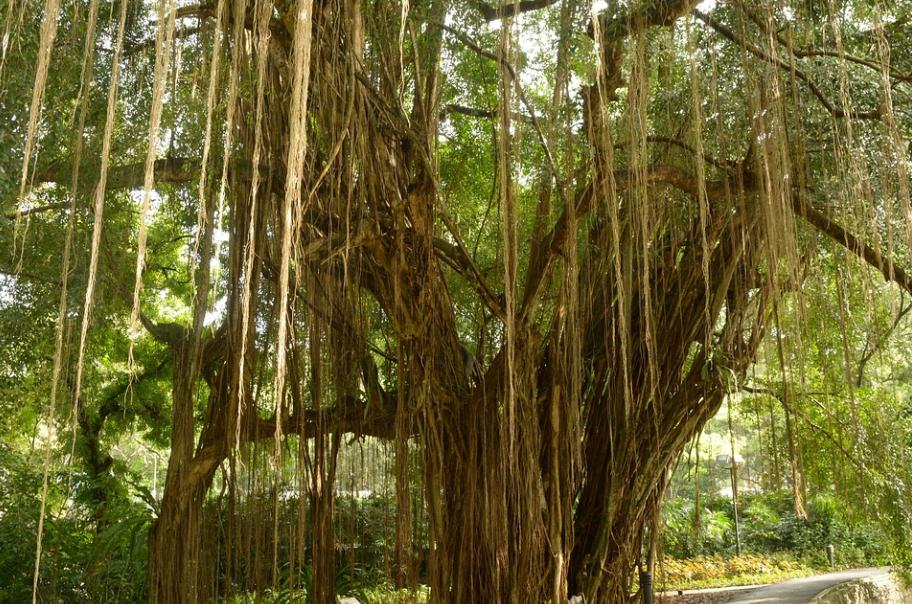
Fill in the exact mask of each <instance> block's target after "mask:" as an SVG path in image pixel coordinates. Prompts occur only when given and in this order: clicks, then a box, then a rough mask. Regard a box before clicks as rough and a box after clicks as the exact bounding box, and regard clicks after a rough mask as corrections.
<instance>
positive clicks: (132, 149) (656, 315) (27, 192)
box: [0, 0, 912, 602]
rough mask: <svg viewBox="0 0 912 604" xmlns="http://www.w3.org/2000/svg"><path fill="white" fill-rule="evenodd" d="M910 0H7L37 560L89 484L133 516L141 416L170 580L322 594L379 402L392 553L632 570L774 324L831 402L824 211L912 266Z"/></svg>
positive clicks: (0, 182)
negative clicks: (356, 452)
mask: <svg viewBox="0 0 912 604" xmlns="http://www.w3.org/2000/svg"><path fill="white" fill-rule="evenodd" d="M910 9H912V7H910V6H907V5H906V3H903V2H898V3H894V4H890V5H889V6H888V5H880V4H877V3H874V4H872V3H867V2H852V1H846V2H837V1H836V0H830V1H828V2H795V3H789V2H762V3H746V2H740V1H736V0H732V1H728V2H704V3H701V4H699V5H698V4H697V3H696V2H694V1H689V0H662V1H649V2H647V1H634V2H613V1H610V2H607V3H595V4H594V5H592V4H589V3H586V2H576V1H573V0H560V1H558V0H551V1H549V0H543V1H538V0H524V1H517V2H504V3H502V4H488V3H484V2H475V1H467V2H458V1H452V2H450V1H444V0H428V1H413V2H405V1H403V2H400V3H391V2H383V1H375V2H362V1H360V0H325V1H324V0H297V1H294V2H282V1H275V2H273V1H272V0H255V1H253V2H251V1H249V0H218V1H217V2H204V3H199V4H196V3H184V2H180V3H178V2H174V1H171V0H160V1H159V2H158V3H156V5H155V6H149V5H144V4H142V3H137V2H130V1H122V2H120V3H106V2H104V3H103V2H101V0H89V1H88V2H83V1H75V2H69V1H68V2H65V3H63V4H60V3H59V2H58V1H57V0H48V1H47V2H46V3H44V4H43V5H42V6H38V5H36V4H35V3H33V2H27V1H24V0H23V1H21V2H9V1H8V2H7V3H6V4H5V5H4V7H3V11H2V15H3V27H4V32H5V34H4V38H3V40H4V42H3V59H2V97H0V111H2V113H3V115H2V118H3V123H4V124H6V125H7V126H6V127H4V129H3V132H2V136H3V137H4V139H5V140H6V144H4V145H3V146H2V151H0V153H3V154H4V155H5V159H4V161H3V162H2V164H3V165H4V166H5V168H4V171H3V172H2V179H0V187H2V191H0V193H2V195H3V198H4V199H5V200H7V201H5V202H4V203H5V204H6V205H5V206H4V207H5V208H6V210H5V211H6V214H5V220H4V223H3V225H2V230H0V248H2V250H3V252H2V253H3V256H2V270H3V273H4V276H3V281H2V282H0V284H2V286H3V290H2V298H0V300H2V304H3V312H4V314H5V315H6V318H5V319H4V330H3V331H4V335H3V337H4V338H6V339H8V340H9V342H10V345H9V346H8V347H5V348H4V353H3V354H4V356H5V357H7V359H8V360H7V362H6V367H7V368H6V369H5V373H4V376H3V380H4V383H5V386H4V388H5V389H7V390H9V391H10V392H11V393H12V394H11V397H10V400H15V401H20V402H21V403H24V404H22V405H16V406H13V407H11V408H9V409H7V410H6V411H4V415H5V418H6V421H9V422H11V423H16V424H17V425H20V426H21V425H25V424H28V423H30V424H31V426H33V427H34V428H33V431H34V434H35V438H34V439H35V440H37V441H38V444H39V445H41V446H42V447H43V448H44V449H45V450H46V451H47V455H46V456H45V455H44V454H43V453H39V454H38V457H39V458H43V459H44V464H43V467H44V478H43V480H42V481H41V482H43V484H42V486H41V487H40V488H39V489H38V490H39V492H40V497H38V499H39V501H40V506H39V508H40V510H41V511H40V513H39V514H38V518H36V519H35V522H36V524H37V526H35V530H34V533H35V534H36V536H37V541H36V543H37V547H36V550H37V551H36V556H35V557H36V558H37V562H36V565H35V574H34V588H33V589H34V592H35V593H36V594H37V593H39V592H40V591H41V590H42V589H51V588H50V587H48V581H49V579H48V576H47V574H46V573H45V574H44V575H43V574H42V571H41V560H42V540H43V539H44V537H43V535H44V532H45V531H44V527H45V519H46V517H47V516H50V518H51V519H55V518H58V517H60V516H61V515H66V514H67V513H69V512H68V510H70V509H71V504H70V503H69V502H70V501H71V500H72V499H73V497H74V496H75V495H76V494H85V497H86V498H87V500H86V501H81V502H80V505H84V506H86V508H85V509H87V510H89V512H88V513H89V515H90V517H91V519H92V521H93V522H94V523H95V524H96V529H97V531H98V532H103V531H104V530H106V528H108V527H110V526H111V525H112V524H113V525H115V526H116V525H118V524H119V522H118V518H117V510H118V509H119V508H118V506H127V507H129V506H130V505H135V504H136V500H135V498H133V499H131V498H130V497H129V496H128V494H127V492H126V491H127V490H129V489H127V488H126V486H125V485H126V484H128V482H129V481H128V480H127V473H126V472H127V470H126V468H125V467H123V466H124V463H123V462H119V463H118V462H116V460H115V457H114V456H112V453H111V448H112V447H115V446H120V444H119V443H123V442H124V441H126V442H128V443H134V445H135V444H136V443H146V444H148V445H149V446H150V450H151V451H152V452H153V453H157V452H158V451H160V450H166V451H167V453H168V456H167V464H166V465H167V467H165V462H164V461H163V462H162V467H161V469H160V471H161V472H162V473H163V476H164V477H163V478H162V479H161V480H160V481H158V480H156V481H155V482H154V483H153V485H152V486H153V488H154V491H155V492H148V493H146V495H147V496H146V497H145V500H146V501H147V502H148V505H149V506H150V507H151V508H152V509H151V515H148V514H147V516H146V518H149V519H150V520H151V527H150V535H149V540H148V584H147V586H146V594H147V596H148V598H149V599H150V600H152V601H159V602H188V601H204V600H207V599H208V598H210V597H213V596H220V595H226V594H231V593H235V592H244V591H257V592H259V591H262V590H265V589H267V588H269V587H276V586H279V585H284V586H287V587H290V588H295V587H298V586H304V587H306V588H307V589H309V590H310V593H311V595H312V597H313V598H314V599H315V601H319V602H331V601H333V598H334V591H335V576H336V569H337V567H338V566H339V564H340V560H337V559H336V558H337V551H336V548H335V545H336V541H337V537H338V533H339V528H338V527H337V526H336V525H335V524H334V521H333V519H334V518H335V517H337V516H338V513H337V510H335V509H334V508H335V506H336V503H337V501H336V499H337V494H336V491H337V489H339V488H340V482H342V480H340V477H339V476H338V468H339V459H340V451H343V450H345V449H347V448H349V447H350V446H351V444H352V443H351V442H349V439H350V437H351V436H350V435H354V436H356V437H359V438H365V439H379V440H386V441H391V442H392V445H391V446H390V447H388V448H382V449H379V450H378V451H379V453H378V455H380V456H382V457H385V458H388V459H389V460H390V463H391V464H392V468H391V472H390V473H391V475H392V477H393V478H392V482H393V484H394V488H395V493H396V494H395V501H396V506H395V520H394V523H395V547H394V548H393V551H392V557H393V558H394V560H393V561H392V563H391V564H390V565H389V566H390V569H389V573H390V575H391V576H392V578H393V579H394V580H395V581H397V582H398V583H399V584H401V585H413V584H414V583H415V582H416V581H417V580H418V577H419V575H420V576H421V577H422V578H423V580H425V581H426V582H427V583H428V584H429V586H430V594H431V599H432V600H433V601H440V602H444V601H453V602H472V601H509V602H527V601H542V600H547V601H552V602H563V601H566V599H567V597H568V595H572V594H576V593H582V594H584V595H585V596H586V598H587V601H593V602H603V601H604V602H621V601H625V600H627V599H628V597H629V595H630V592H631V576H632V574H631V571H632V569H633V568H634V567H635V566H636V565H637V564H641V563H643V561H642V558H643V556H644V551H645V558H646V564H651V562H652V560H653V559H654V552H655V543H656V541H657V539H656V535H657V528H658V526H659V524H660V523H659V520H658V517H659V511H660V503H661V500H662V497H663V494H664V492H665V490H666V488H667V486H668V483H669V480H670V476H671V474H670V470H671V468H672V466H673V465H674V463H675V462H676V460H677V459H678V457H679V456H680V454H681V452H682V451H683V449H684V447H685V446H686V445H687V444H688V443H689V442H690V441H691V440H692V439H693V438H694V436H695V435H697V434H698V433H699V431H700V429H701V427H702V426H703V425H704V423H705V422H706V421H707V420H709V419H710V418H711V417H712V416H713V415H714V414H715V413H716V411H717V410H718V409H719V407H720V404H721V403H722V401H723V399H724V398H725V397H726V396H727V395H728V394H730V393H732V392H734V391H736V390H738V389H739V388H740V386H741V385H743V384H744V383H745V377H746V375H747V372H748V370H749V369H750V368H751V367H752V365H753V364H754V363H755V362H756V361H757V360H758V355H759V354H760V353H761V351H764V350H765V349H764V344H765V343H766V344H769V342H770V341H772V342H773V348H770V350H774V351H778V352H777V353H776V355H775V356H774V357H773V359H774V360H775V359H778V364H779V368H780V370H781V371H783V372H785V373H786V375H787V379H781V380H780V381H779V382H778V383H776V384H766V385H765V386H763V387H765V388H766V391H765V392H768V393H769V394H770V395H772V396H774V397H779V399H780V400H782V401H783V405H784V406H785V409H786V411H785V414H786V415H785V419H786V421H797V420H796V419H795V418H798V417H801V416H800V413H802V411H801V409H803V408H804V406H805V405H806V400H805V399H804V397H803V396H802V393H803V392H805V391H804V390H803V388H804V387H805V386H806V384H805V383H804V382H802V381H801V380H796V379H795V378H796V376H797V375H798V374H797V373H795V372H796V371H797V372H800V367H802V366H803V365H804V363H805V360H804V358H803V356H802V355H801V354H799V352H800V349H799V348H796V347H794V346H792V345H788V344H784V343H783V340H785V338H786V336H787V334H789V333H797V331H795V328H794V324H795V323H797V322H800V321H801V320H803V319H802V317H805V316H807V314H808V312H809V309H808V307H807V306H808V305H807V300H808V299H809V297H808V296H807V294H806V292H805V289H806V287H807V283H808V282H809V281H812V280H813V278H814V276H813V275H810V274H809V272H811V271H813V270H815V269H817V268H818V267H820V266H821V265H822V263H821V262H820V261H819V260H818V254H819V253H820V250H826V253H827V254H828V261H829V264H828V268H827V274H829V275H836V277H834V278H836V279H838V280H840V283H842V281H845V282H846V283H848V278H849V277H852V279H859V280H861V281H860V282H862V283H869V284H871V283H873V282H874V280H875V279H881V280H883V279H885V280H886V281H887V282H889V283H890V286H889V287H891V288H893V291H895V290H896V289H897V288H898V289H901V290H905V291H906V292H910V293H912V277H909V276H908V274H907V273H906V272H905V271H904V270H903V266H904V265H905V264H906V262H905V261H906V259H907V257H908V253H909V242H910V234H912V214H910V194H909V184H910V183H909V169H908V164H909V149H908V140H909V135H910V134H909V130H910V114H909V92H910V90H909V88H910V85H912V83H910V82H912V78H910V77H909V75H908V74H909V73H912V57H910V56H909V48H908V47H907V45H906V44H905V43H904V42H905V40H907V39H908V36H909V33H910V31H909V30H910V27H912V26H910V25H909V22H908V19H909V16H910V15H909V12H910ZM131 277H135V278H131ZM840 288H842V289H840ZM828 291H829V290H828ZM864 291H867V292H874V291H876V290H875V289H874V286H873V285H870V286H868V287H867V288H866V289H865V290H864ZM836 292H837V294H838V296H839V297H838V299H837V300H836V301H831V302H832V303H833V305H834V308H837V309H840V310H844V309H846V308H847V302H846V300H847V295H848V294H846V290H845V286H844V285H841V286H839V287H837V288H836ZM839 292H842V293H839ZM55 309H56V310H55ZM875 310H876V309H874V308H871V309H870V311H871V313H872V314H873V313H875ZM888 310H895V309H888ZM855 312H858V311H855ZM837 314H838V313H837ZM834 319H835V318H834ZM23 322H25V323H26V324H27V325H28V326H29V328H28V329H27V330H23V329H22V327H21V325H22V323H23ZM848 323H849V321H848V320H846V319H845V318H842V319H839V320H837V321H836V322H835V323H831V324H828V329H833V328H834V326H835V325H842V326H843V331H844V330H845V326H846V325H848ZM50 342H54V344H49V343H50ZM847 342H848V338H844V345H843V346H842V348H843V350H842V356H843V357H845V359H846V363H847V364H846V365H845V366H846V367H847V368H848V367H849V364H848V363H849V361H850V360H851V359H852V358H854V357H853V356H852V355H853V354H856V353H855V352H853V351H852V350H851V349H850V346H849V345H848V343H847ZM877 346H878V344H877V343H876V341H875V340H872V341H871V342H870V343H868V345H867V346H866V347H865V348H864V351H863V352H862V353H861V358H864V357H865V355H867V354H868V353H869V352H870V350H871V347H877ZM854 367H856V369H855V370H857V372H858V375H861V376H862V377H861V378H858V379H859V380H863V379H864V377H863V375H864V368H863V364H862V366H861V367H857V366H854ZM846 371H849V369H846ZM28 384H34V387H29V386H28ZM755 386H757V387H759V386H760V385H759V384H755ZM115 424H116V425H115ZM860 425H861V424H860V423H859V424H856V428H857V427H858V426H860ZM35 426H37V427H35ZM29 430H32V428H30V429H29ZM17 434H20V436H19V437H18V438H20V442H18V444H17V445H15V447H14V448H15V449H16V450H21V449H22V448H23V447H24V444H23V442H21V439H23V438H25V437H24V436H23V431H22V430H21V429H20V430H19V431H18V432H17ZM125 434H133V436H132V437H130V438H126V437H125V436H124V435H125ZM858 434H859V433H858V431H857V430H856V431H855V432H853V433H851V435H847V436H846V438H852V439H857V437H858ZM789 438H791V437H789ZM11 442H13V441H12V440H11ZM371 442H373V440H371ZM859 442H860V441H857V440H853V442H852V446H855V445H856V444H857V443H859ZM10 446H11V447H13V445H10ZM39 448H40V447H39ZM106 448H107V449H108V452H106ZM123 458H124V456H121V457H120V459H123ZM343 458H344V456H343ZM156 459H157V458H156ZM343 461H344V459H343ZM154 463H157V462H154ZM157 467H158V466H156V468H157ZM58 469H59V471H58ZM155 471H156V472H157V471H159V470H155ZM77 477H78V478H80V479H82V478H84V479H85V482H86V485H85V486H84V487H83V485H81V484H80V480H76V478H77ZM156 478H157V477H156ZM343 478H344V477H343ZM159 484H161V485H163V488H162V490H161V492H160V493H159V492H158V485H159ZM794 484H795V485H796V488H797V485H798V482H797V481H796V482H794ZM142 488H143V489H144V488H145V487H142ZM118 489H119V491H118ZM136 489H140V487H136ZM138 492H143V491H141V489H140V491H138ZM289 493H294V498H295V501H296V504H295V505H293V506H291V507H292V508H294V509H293V510H292V511H289V510H288V509H287V508H288V506H287V505H286V503H287V500H288V494H289ZM798 500H799V494H796V502H797V501H798ZM207 502H208V503H207ZM213 502H214V504H213V505H214V510H213V509H212V506H210V505H209V504H210V503H213ZM138 515H139V517H140V518H142V515H141V514H138ZM212 518H216V519H219V520H218V521H217V522H218V526H219V527H220V528H219V533H218V537H217V538H215V537H213V534H212V533H211V531H210V530H209V527H211V526H212V523H213V522H215V521H214V520H212ZM48 526H51V525H48ZM213 539H214V541H213ZM644 548H645V549H644ZM44 558H47V552H46V551H45V552H44ZM113 597H116V596H113Z"/></svg>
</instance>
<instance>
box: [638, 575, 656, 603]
mask: <svg viewBox="0 0 912 604" xmlns="http://www.w3.org/2000/svg"><path fill="white" fill-rule="evenodd" d="M640 591H641V592H643V604H653V602H654V599H653V594H652V573H651V572H649V571H642V572H641V573H640Z"/></svg>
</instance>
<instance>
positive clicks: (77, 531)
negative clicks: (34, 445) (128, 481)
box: [0, 446, 150, 604]
mask: <svg viewBox="0 0 912 604" xmlns="http://www.w3.org/2000/svg"><path fill="white" fill-rule="evenodd" d="M52 469H53V472H52V474H51V475H50V481H51V484H50V490H49V494H48V500H47V501H48V515H47V517H46V518H45V526H44V538H43V542H42V559H41V574H40V575H39V583H38V591H39V598H40V599H41V601H44V602H84V601H90V602H135V601H141V600H143V599H144V598H145V588H146V564H147V556H148V554H147V536H148V530H149V520H150V518H149V514H148V512H147V510H145V509H144V508H143V506H141V505H138V504H136V503H134V502H133V501H131V500H130V499H129V498H127V497H124V498H116V499H114V500H112V501H111V502H109V506H110V507H109V514H110V517H111V518H112V519H116V521H115V522H110V523H107V524H105V525H103V526H99V525H98V524H96V523H95V522H93V521H92V520H91V518H90V517H89V515H88V514H87V510H86V508H84V507H83V506H80V505H78V504H70V505H68V506H66V507H63V508H62V509H61V505H62V503H63V502H64V494H65V492H66V489H67V484H68V481H69V480H68V476H67V473H66V470H65V468H52ZM0 479H2V481H3V483H4V485H5V486H6V487H8V488H4V489H3V490H0V577H3V581H2V582H0V603H7V602H8V603H10V604H18V603H20V602H25V601H29V600H30V599H31V593H32V577H33V573H34V568H35V566H34V565H35V535H37V527H38V515H39V510H40V505H41V501H40V497H39V495H40V493H41V482H42V476H41V470H40V469H38V466H37V465H36V464H33V463H31V461H30V460H28V459H26V458H24V457H23V456H21V455H18V454H16V453H14V452H12V451H10V450H9V449H8V448H6V447H3V446H0ZM72 484H73V488H74V489H75V490H77V495H78V490H79V488H80V487H79V486H78V484H77V483H76V481H74V482H73V483H72Z"/></svg>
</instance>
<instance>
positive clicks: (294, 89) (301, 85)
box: [273, 0, 313, 579]
mask: <svg viewBox="0 0 912 604" xmlns="http://www.w3.org/2000/svg"><path fill="white" fill-rule="evenodd" d="M295 12H296V19H295V25H294V46H293V50H292V57H291V65H292V67H293V74H294V75H293V79H292V85H291V93H290V94H291V107H290V110H289V130H290V131H289V136H288V156H287V161H286V166H287V174H286V177H285V196H284V199H283V203H282V225H281V228H282V238H281V260H280V264H279V295H278V300H277V304H278V333H277V334H276V381H275V400H276V402H275V467H276V488H278V480H279V476H280V472H279V468H280V467H281V455H282V448H281V442H282V414H283V413H284V409H283V399H284V397H285V377H286V372H287V367H286V357H287V350H286V346H287V342H288V298H289V295H288V289H289V287H288V286H289V278H290V265H291V260H292V258H291V252H292V235H293V234H294V232H295V231H296V228H295V227H296V226H297V225H296V221H297V220H298V219H299V218H300V217H301V216H302V214H303V210H304V208H302V207H301V181H302V176H303V171H304V156H305V153H306V151H307V93H308V88H309V83H310V42H311V31H312V27H313V24H312V18H313V0H298V3H297V10H296V11H295ZM275 505H276V516H275V526H274V530H273V533H274V538H275V547H274V550H273V564H274V566H277V563H278V533H279V519H278V518H279V516H278V509H279V508H278V506H279V498H278V497H276V501H275ZM273 578H274V579H275V575H274V576H273Z"/></svg>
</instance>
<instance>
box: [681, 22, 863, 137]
mask: <svg viewBox="0 0 912 604" xmlns="http://www.w3.org/2000/svg"><path fill="white" fill-rule="evenodd" d="M693 14H694V16H695V17H696V18H697V19H699V20H700V21H702V22H703V23H705V24H706V25H708V26H709V27H711V28H712V29H713V30H715V31H716V32H717V33H718V34H719V35H721V36H722V37H723V38H726V39H728V40H729V41H730V42H733V43H734V44H736V45H738V46H740V47H741V48H743V49H744V50H746V51H747V52H749V53H751V54H752V55H754V56H755V57H757V58H758V59H760V60H762V61H764V62H766V63H769V64H770V65H773V66H775V67H778V68H780V69H782V70H783V71H786V72H788V73H791V74H794V75H795V77H796V78H798V79H799V80H801V81H802V82H804V84H805V86H807V88H808V90H810V91H811V93H812V94H813V95H814V96H815V97H816V98H817V100H818V101H819V102H820V104H821V105H822V106H823V108H824V109H826V111H827V112H828V113H829V114H831V115H832V116H833V117H836V118H840V119H845V118H848V119H853V120H879V119H880V117H881V111H880V109H872V110H870V111H850V112H848V113H846V112H845V111H843V110H842V109H840V108H839V107H837V106H836V105H834V104H833V103H832V102H830V100H829V99H828V98H827V97H826V96H825V95H824V94H823V92H822V91H821V90H820V88H818V87H817V84H815V83H814V81H813V80H812V79H811V78H810V77H808V76H807V74H805V73H804V72H803V71H801V70H800V69H798V67H797V66H795V64H794V63H791V62H786V61H783V60H781V59H777V58H775V57H771V56H770V55H769V54H767V53H766V52H764V51H763V50H762V49H761V48H759V47H758V46H756V45H755V44H752V43H750V42H748V41H747V40H744V39H742V38H741V37H739V36H738V35H737V34H735V32H734V31H732V30H731V29H730V28H729V27H728V26H726V25H725V24H724V23H722V22H721V21H719V20H718V19H716V18H715V17H712V16H711V15H708V14H706V13H704V12H702V11H700V10H699V9H694V10H693Z"/></svg>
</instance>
